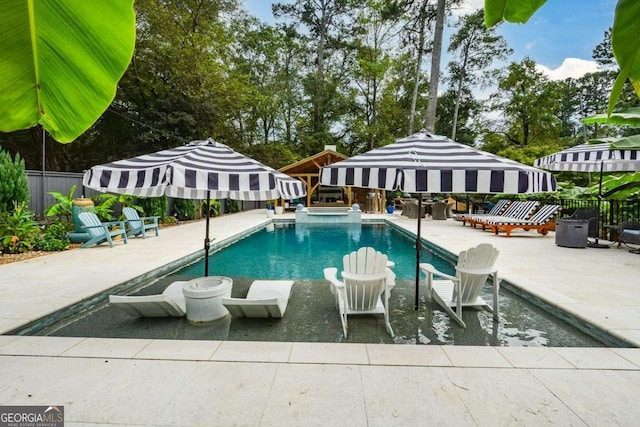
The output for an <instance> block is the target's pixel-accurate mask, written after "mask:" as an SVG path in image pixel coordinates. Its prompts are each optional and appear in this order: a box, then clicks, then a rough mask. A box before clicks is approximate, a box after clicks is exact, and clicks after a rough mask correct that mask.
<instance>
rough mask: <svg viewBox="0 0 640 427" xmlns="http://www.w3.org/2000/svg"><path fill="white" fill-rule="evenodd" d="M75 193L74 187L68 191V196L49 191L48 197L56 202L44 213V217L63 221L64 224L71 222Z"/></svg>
mask: <svg viewBox="0 0 640 427" xmlns="http://www.w3.org/2000/svg"><path fill="white" fill-rule="evenodd" d="M75 192H76V186H75V185H72V186H71V188H70V189H69V194H62V193H60V192H57V191H50V192H49V195H51V196H53V198H54V199H56V200H57V201H58V203H55V204H53V205H51V206H49V209H47V211H46V212H45V215H46V216H55V217H58V218H61V219H63V220H64V221H65V222H67V223H70V222H71V215H72V213H73V210H72V209H73V208H72V207H73V199H74V194H75Z"/></svg>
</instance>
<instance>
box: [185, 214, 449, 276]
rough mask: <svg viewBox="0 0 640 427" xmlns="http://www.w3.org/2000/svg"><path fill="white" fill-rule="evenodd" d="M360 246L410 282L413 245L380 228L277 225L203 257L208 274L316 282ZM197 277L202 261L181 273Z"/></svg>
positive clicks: (425, 257) (427, 254)
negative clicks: (385, 259)
mask: <svg viewBox="0 0 640 427" xmlns="http://www.w3.org/2000/svg"><path fill="white" fill-rule="evenodd" d="M363 246H370V247H373V248H375V249H376V250H378V251H380V252H382V253H384V254H386V255H387V256H388V257H389V259H390V260H391V261H393V262H394V263H395V267H394V269H393V270H394V272H395V274H396V276H397V278H398V279H399V280H400V279H412V278H413V279H415V272H416V251H415V240H414V239H412V238H409V237H408V236H407V235H406V234H404V233H402V232H400V231H398V230H396V229H394V228H392V227H388V226H387V225H385V224H362V225H361V224H332V225H330V226H327V225H322V224H277V225H276V226H275V227H274V228H272V229H271V231H269V230H268V229H263V230H261V231H258V232H256V233H254V234H252V235H251V236H250V237H249V238H245V239H243V240H240V241H238V242H236V243H234V244H233V245H231V246H229V247H226V248H224V249H223V250H221V251H219V252H216V253H214V254H212V255H211V256H210V257H209V271H210V274H212V275H216V276H229V277H234V276H240V277H252V278H259V279H286V278H288V279H322V278H323V277H324V276H323V273H322V270H323V269H324V268H326V267H337V268H338V269H339V270H340V269H341V267H342V257H343V256H344V255H345V254H347V253H349V252H352V251H355V250H357V249H358V248H360V247H363ZM420 262H428V263H431V264H433V265H435V266H436V267H437V268H439V269H440V270H441V271H443V272H445V273H452V272H453V271H454V270H453V265H452V263H451V262H448V261H445V260H444V259H443V258H441V257H438V256H436V255H435V254H434V253H433V252H431V251H428V250H424V249H423V250H422V253H421V257H420ZM182 273H184V274H186V275H189V276H191V275H194V276H202V275H203V274H204V261H201V262H199V263H196V264H193V265H191V266H189V267H187V268H185V269H184V270H183V271H182Z"/></svg>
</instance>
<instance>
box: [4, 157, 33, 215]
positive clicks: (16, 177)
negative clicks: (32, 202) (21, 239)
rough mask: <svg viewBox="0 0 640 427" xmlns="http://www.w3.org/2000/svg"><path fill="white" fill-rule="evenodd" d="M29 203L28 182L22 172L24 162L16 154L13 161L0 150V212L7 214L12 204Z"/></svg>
mask: <svg viewBox="0 0 640 427" xmlns="http://www.w3.org/2000/svg"><path fill="white" fill-rule="evenodd" d="M28 201H29V181H28V179H27V174H26V173H25V171H24V160H22V159H21V158H20V154H16V157H15V160H13V159H12V158H11V155H10V154H9V153H7V152H6V151H3V150H2V149H0V212H9V211H11V210H12V208H13V204H14V203H16V204H18V205H21V204H22V203H27V202H28Z"/></svg>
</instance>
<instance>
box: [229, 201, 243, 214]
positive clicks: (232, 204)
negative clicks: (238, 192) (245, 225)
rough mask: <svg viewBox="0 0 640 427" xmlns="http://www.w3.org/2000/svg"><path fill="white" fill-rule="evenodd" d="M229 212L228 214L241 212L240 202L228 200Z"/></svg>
mask: <svg viewBox="0 0 640 427" xmlns="http://www.w3.org/2000/svg"><path fill="white" fill-rule="evenodd" d="M227 212H228V213H236V212H240V208H239V207H238V202H237V201H235V200H231V199H227Z"/></svg>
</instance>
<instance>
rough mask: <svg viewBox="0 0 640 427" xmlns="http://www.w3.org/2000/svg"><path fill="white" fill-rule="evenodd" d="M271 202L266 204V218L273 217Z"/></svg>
mask: <svg viewBox="0 0 640 427" xmlns="http://www.w3.org/2000/svg"><path fill="white" fill-rule="evenodd" d="M274 213H275V212H274V207H273V200H269V201H268V202H267V218H273V215H274Z"/></svg>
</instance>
